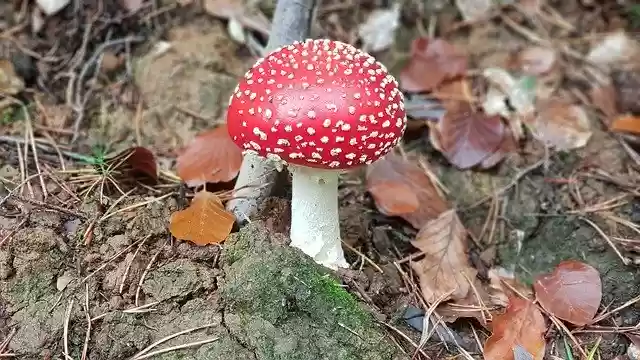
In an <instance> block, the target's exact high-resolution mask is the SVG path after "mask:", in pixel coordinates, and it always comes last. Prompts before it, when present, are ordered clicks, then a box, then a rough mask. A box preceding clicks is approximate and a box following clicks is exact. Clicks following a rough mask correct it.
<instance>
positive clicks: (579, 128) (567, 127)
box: [526, 99, 591, 150]
mask: <svg viewBox="0 0 640 360" xmlns="http://www.w3.org/2000/svg"><path fill="white" fill-rule="evenodd" d="M526 125H527V127H528V128H529V130H530V131H531V134H532V135H533V137H535V138H536V139H537V140H539V141H541V142H542V143H544V144H545V145H546V146H549V147H554V148H556V149H558V150H571V149H576V148H580V147H583V146H585V145H586V144H587V142H588V141H589V139H590V138H591V126H590V124H589V118H588V117H587V113H586V112H585V111H584V109H582V107H581V106H578V105H572V104H569V103H566V102H564V101H562V100H556V99H553V100H548V101H543V102H539V103H538V114H537V116H536V117H535V119H533V120H532V121H530V122H528V123H526Z"/></svg>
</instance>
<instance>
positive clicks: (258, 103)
mask: <svg viewBox="0 0 640 360" xmlns="http://www.w3.org/2000/svg"><path fill="white" fill-rule="evenodd" d="M227 127H228V129H229V135H230V136H231V138H232V139H233V141H234V142H235V143H236V144H237V145H238V146H239V147H240V148H242V149H244V150H245V151H255V152H256V153H257V154H258V155H260V156H263V157H274V156H277V157H278V158H280V160H282V161H284V162H286V163H290V164H296V165H302V166H308V167H314V168H325V169H349V168H353V167H356V166H360V165H363V164H370V163H372V162H374V161H376V160H377V159H378V158H380V157H381V156H384V155H385V154H386V153H388V152H389V151H390V150H391V149H393V147H394V146H395V145H396V144H397V143H398V141H399V140H400V138H401V137H402V135H403V133H404V131H405V129H406V113H405V110H404V98H403V96H402V93H401V92H400V90H399V89H398V82H397V81H396V80H395V79H394V78H393V76H391V75H390V74H389V73H388V72H387V69H386V68H385V67H384V65H382V64H380V63H379V62H377V61H376V60H375V59H374V58H373V57H372V56H371V55H369V54H367V53H365V52H363V51H361V50H358V49H356V48H355V47H353V46H351V45H348V44H345V43H342V42H339V41H332V40H306V41H304V42H295V43H293V44H292V45H289V46H285V47H282V48H280V49H277V50H275V51H273V52H271V53H270V54H268V55H267V56H265V58H263V59H260V60H259V61H258V62H257V63H256V64H255V65H254V66H253V67H252V68H251V69H250V70H249V71H248V72H247V73H246V74H245V77H244V79H243V80H242V81H241V82H240V83H239V84H238V87H237V88H236V90H235V92H234V93H233V95H232V96H231V99H230V101H229V109H228V113H227Z"/></svg>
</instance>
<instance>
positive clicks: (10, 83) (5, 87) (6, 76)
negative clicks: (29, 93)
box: [0, 59, 25, 95]
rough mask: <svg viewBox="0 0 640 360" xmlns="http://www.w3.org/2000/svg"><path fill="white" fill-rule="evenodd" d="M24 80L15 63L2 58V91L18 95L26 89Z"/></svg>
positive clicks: (0, 79) (0, 89) (0, 77)
mask: <svg viewBox="0 0 640 360" xmlns="http://www.w3.org/2000/svg"><path fill="white" fill-rule="evenodd" d="M24 86H25V84H24V80H22V78H21V77H20V76H18V73H16V70H15V68H14V67H13V63H12V62H11V61H9V60H6V59H0V92H2V93H5V94H9V95H16V94H17V93H19V92H21V91H22V90H24Z"/></svg>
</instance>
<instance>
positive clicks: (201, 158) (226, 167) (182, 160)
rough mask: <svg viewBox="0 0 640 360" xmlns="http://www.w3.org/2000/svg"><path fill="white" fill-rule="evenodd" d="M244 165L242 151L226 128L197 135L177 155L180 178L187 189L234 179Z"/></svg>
mask: <svg viewBox="0 0 640 360" xmlns="http://www.w3.org/2000/svg"><path fill="white" fill-rule="evenodd" d="M240 165H242V151H241V150H240V148H238V146H237V145H236V144H235V143H234V142H233V140H231V137H230V136H229V133H228V131H227V125H221V126H218V127H217V128H215V129H213V130H209V131H207V132H205V133H203V134H200V135H198V136H196V138H195V139H193V141H192V142H191V143H190V144H189V145H188V146H187V148H186V149H184V151H183V152H182V153H181V154H180V156H178V160H177V168H178V169H177V170H178V176H180V178H181V179H182V181H184V182H185V183H186V184H187V185H188V186H192V187H193V186H199V185H202V184H204V183H207V182H211V183H215V182H227V181H231V180H233V179H234V178H235V177H236V176H237V175H238V172H239V171H240Z"/></svg>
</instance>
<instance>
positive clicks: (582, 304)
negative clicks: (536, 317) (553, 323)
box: [533, 260, 602, 326]
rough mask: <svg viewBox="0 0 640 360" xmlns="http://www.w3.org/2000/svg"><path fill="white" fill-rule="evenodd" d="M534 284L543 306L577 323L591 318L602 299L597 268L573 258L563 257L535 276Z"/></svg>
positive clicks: (556, 314) (581, 323)
mask: <svg viewBox="0 0 640 360" xmlns="http://www.w3.org/2000/svg"><path fill="white" fill-rule="evenodd" d="M533 288H534V289H535V291H536V298H537V299H538V302H539V303H540V305H542V307H543V308H544V309H545V310H547V311H548V312H549V313H550V314H552V315H554V316H556V317H558V318H560V319H562V320H565V321H568V322H570V323H572V324H574V325H578V326H584V325H587V324H589V323H590V322H591V321H592V320H593V318H594V316H595V315H596V312H597V311H598V307H599V306H600V301H601V300H602V283H601V280H600V273H599V272H598V270H596V269H595V268H593V267H592V266H590V265H587V264H585V263H582V262H580V261H575V260H566V261H563V262H561V263H560V264H558V266H557V267H556V268H555V270H554V271H553V272H552V273H550V274H545V275H541V276H538V277H537V278H536V281H535V283H534V284H533Z"/></svg>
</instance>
